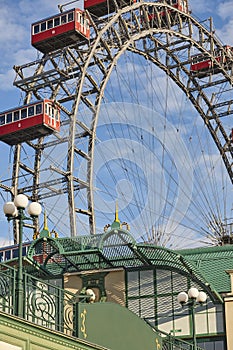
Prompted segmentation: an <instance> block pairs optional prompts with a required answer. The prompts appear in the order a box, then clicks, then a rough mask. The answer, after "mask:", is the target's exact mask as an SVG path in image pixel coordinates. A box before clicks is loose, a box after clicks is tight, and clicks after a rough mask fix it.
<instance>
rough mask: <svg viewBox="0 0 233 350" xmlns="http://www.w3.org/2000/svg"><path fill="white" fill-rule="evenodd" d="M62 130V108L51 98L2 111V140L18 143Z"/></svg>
mask: <svg viewBox="0 0 233 350" xmlns="http://www.w3.org/2000/svg"><path fill="white" fill-rule="evenodd" d="M59 130H60V109H59V107H58V106H57V105H56V104H55V103H54V102H53V101H51V100H43V101H37V102H34V103H32V104H28V105H26V106H21V107H18V108H15V109H12V110H8V111H5V112H3V113H0V141H3V142H5V143H7V144H8V145H16V144H18V143H21V142H24V141H30V140H34V139H36V138H39V137H42V136H46V135H50V134H52V133H53V132H54V131H59Z"/></svg>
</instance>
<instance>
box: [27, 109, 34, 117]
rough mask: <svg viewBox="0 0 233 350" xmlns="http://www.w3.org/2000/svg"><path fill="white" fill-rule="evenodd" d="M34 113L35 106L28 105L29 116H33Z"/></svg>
mask: <svg viewBox="0 0 233 350" xmlns="http://www.w3.org/2000/svg"><path fill="white" fill-rule="evenodd" d="M33 115H34V106H31V107H28V116H29V117H31V116H33Z"/></svg>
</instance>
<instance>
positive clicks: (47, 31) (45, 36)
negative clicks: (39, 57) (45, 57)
mask: <svg viewBox="0 0 233 350" xmlns="http://www.w3.org/2000/svg"><path fill="white" fill-rule="evenodd" d="M31 36H32V40H31V41H32V46H34V47H35V48H36V49H37V50H39V51H41V52H43V53H48V52H51V51H54V50H57V49H60V48H63V47H65V46H69V45H72V44H75V43H77V42H79V41H82V40H83V39H85V40H88V39H89V38H90V26H89V19H88V18H87V17H86V14H85V12H83V11H82V10H80V9H72V10H69V11H66V12H62V13H59V14H57V15H55V16H53V17H49V18H46V19H43V20H41V21H39V22H36V23H33V24H32V32H31Z"/></svg>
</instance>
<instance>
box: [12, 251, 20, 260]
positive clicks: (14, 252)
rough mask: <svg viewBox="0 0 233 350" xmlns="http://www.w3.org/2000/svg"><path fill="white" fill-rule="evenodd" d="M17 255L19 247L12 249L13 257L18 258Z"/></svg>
mask: <svg viewBox="0 0 233 350" xmlns="http://www.w3.org/2000/svg"><path fill="white" fill-rule="evenodd" d="M18 256H19V249H13V258H18Z"/></svg>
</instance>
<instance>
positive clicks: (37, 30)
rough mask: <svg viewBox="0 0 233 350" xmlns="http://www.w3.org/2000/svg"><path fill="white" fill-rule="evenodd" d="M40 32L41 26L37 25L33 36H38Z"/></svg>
mask: <svg viewBox="0 0 233 350" xmlns="http://www.w3.org/2000/svg"><path fill="white" fill-rule="evenodd" d="M39 32H40V26H39V24H37V25H35V26H34V27H33V34H37V33H39Z"/></svg>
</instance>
